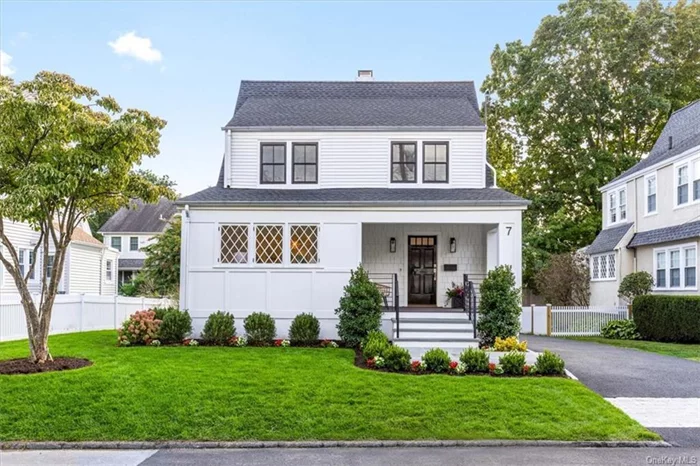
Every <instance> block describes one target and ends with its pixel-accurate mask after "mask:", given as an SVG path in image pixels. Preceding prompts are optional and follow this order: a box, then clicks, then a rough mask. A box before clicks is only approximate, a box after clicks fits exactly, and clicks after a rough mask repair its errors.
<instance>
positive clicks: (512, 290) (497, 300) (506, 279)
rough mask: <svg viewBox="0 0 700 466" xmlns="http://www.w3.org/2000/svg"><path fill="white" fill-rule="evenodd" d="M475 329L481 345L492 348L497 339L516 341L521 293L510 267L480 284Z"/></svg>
mask: <svg viewBox="0 0 700 466" xmlns="http://www.w3.org/2000/svg"><path fill="white" fill-rule="evenodd" d="M480 290H481V298H480V301H479V317H478V320H477V323H476V329H477V332H478V334H479V339H480V340H481V344H482V345H484V346H491V345H493V343H494V341H495V340H496V337H501V338H507V337H515V336H517V335H518V332H519V331H520V313H521V312H522V308H521V306H520V290H519V289H518V288H516V286H515V276H514V275H513V271H512V270H511V268H510V266H509V265H500V266H498V267H496V268H495V269H493V270H491V271H490V272H489V273H488V275H487V276H486V278H485V279H484V281H483V283H482V284H481V288H480Z"/></svg>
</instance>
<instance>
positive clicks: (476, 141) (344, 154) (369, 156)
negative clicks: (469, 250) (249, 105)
mask: <svg viewBox="0 0 700 466" xmlns="http://www.w3.org/2000/svg"><path fill="white" fill-rule="evenodd" d="M230 134H231V139H230V161H229V162H228V164H229V167H230V170H229V173H230V174H231V175H230V177H231V179H230V180H229V183H228V184H229V185H230V186H232V187H235V188H256V187H263V188H265V187H267V188H269V187H270V186H269V185H267V186H266V185H262V186H261V185H260V144H261V143H264V142H276V143H279V142H284V143H286V144H287V152H286V154H287V184H284V185H274V188H275V189H315V188H357V187H365V188H386V187H394V188H396V187H398V188H406V187H407V185H406V184H404V183H399V184H396V183H391V182H390V171H391V168H390V153H391V143H392V142H416V149H417V162H418V163H417V164H416V168H417V173H416V175H417V176H416V179H417V183H415V184H413V183H412V184H410V185H408V186H409V187H419V188H420V187H426V188H483V187H484V185H485V173H484V164H485V162H486V160H485V154H486V137H485V132H484V131H444V132H443V131H433V132H426V131H422V132H380V131H376V132H374V131H314V132H312V131H293V132H274V133H271V132H235V131H232V132H231V133H230ZM293 142H299V143H303V142H313V143H317V144H318V173H319V177H318V178H319V182H318V184H315V185H309V184H292V183H291V165H292V163H291V149H292V146H291V144H292V143H293ZM424 142H447V143H448V144H449V146H448V147H449V183H428V184H424V183H423V182H422V179H423V175H422V169H423V166H422V163H421V162H422V160H423V156H422V153H423V143H424Z"/></svg>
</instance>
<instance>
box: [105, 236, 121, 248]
mask: <svg viewBox="0 0 700 466" xmlns="http://www.w3.org/2000/svg"><path fill="white" fill-rule="evenodd" d="M115 239H118V240H119V247H118V248H117V247H115V246H114V240H115ZM123 246H124V244H123V241H122V237H121V236H110V238H109V247H111V248H112V249H116V250H117V251H119V252H123V251H122V249H124V248H123Z"/></svg>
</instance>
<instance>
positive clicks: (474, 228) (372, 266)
mask: <svg viewBox="0 0 700 466" xmlns="http://www.w3.org/2000/svg"><path fill="white" fill-rule="evenodd" d="M487 230H488V228H487V227H486V226H485V225H421V224H399V225H396V224H394V225H392V224H382V223H380V224H366V225H363V226H362V264H363V266H364V267H365V268H366V269H367V271H368V272H370V273H398V274H399V293H400V300H399V302H400V304H401V305H402V306H405V305H407V304H408V301H407V297H408V295H407V288H408V249H407V248H408V237H409V235H410V236H437V248H436V249H437V250H436V253H437V254H436V255H437V303H436V304H437V305H438V306H444V305H445V290H446V289H447V288H448V287H449V286H450V285H451V284H452V283H453V282H454V283H462V281H463V275H464V274H465V273H468V274H478V275H482V274H485V273H486V231H487ZM390 238H396V252H395V253H391V252H389V240H390ZM450 238H455V239H456V241H457V252H455V253H450V244H449V241H450ZM444 264H455V265H457V271H456V272H445V271H444V270H443V265H444Z"/></svg>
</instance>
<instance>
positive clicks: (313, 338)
mask: <svg viewBox="0 0 700 466" xmlns="http://www.w3.org/2000/svg"><path fill="white" fill-rule="evenodd" d="M320 332H321V325H320V324H319V322H318V319H317V318H316V316H314V315H313V314H307V313H304V314H299V315H298V316H296V317H295V318H294V320H293V321H292V324H291V325H290V326H289V340H290V341H291V342H292V345H295V346H303V345H313V344H314V343H316V342H318V335H319V333H320Z"/></svg>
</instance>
